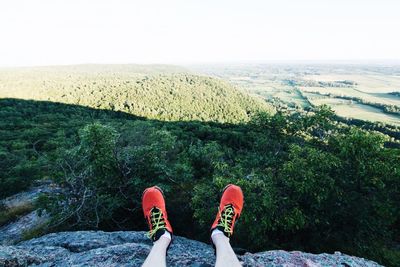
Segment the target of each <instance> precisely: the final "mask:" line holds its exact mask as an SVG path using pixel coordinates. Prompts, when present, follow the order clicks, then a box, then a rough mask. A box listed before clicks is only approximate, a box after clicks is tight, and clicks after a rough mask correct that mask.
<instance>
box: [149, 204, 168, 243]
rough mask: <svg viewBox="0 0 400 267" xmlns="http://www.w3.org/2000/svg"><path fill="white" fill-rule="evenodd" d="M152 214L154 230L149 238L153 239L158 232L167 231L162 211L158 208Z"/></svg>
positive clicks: (151, 219)
mask: <svg viewBox="0 0 400 267" xmlns="http://www.w3.org/2000/svg"><path fill="white" fill-rule="evenodd" d="M150 213H151V217H150V221H151V226H152V229H151V230H150V231H149V232H148V233H147V237H148V238H150V239H151V238H152V237H153V235H154V234H155V233H156V232H157V231H158V230H160V229H165V220H164V217H163V213H162V211H161V210H160V209H158V208H153V209H152V210H151V211H150Z"/></svg>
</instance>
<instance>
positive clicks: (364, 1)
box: [0, 0, 400, 66]
mask: <svg viewBox="0 0 400 267" xmlns="http://www.w3.org/2000/svg"><path fill="white" fill-rule="evenodd" d="M399 13H400V1H398V0H274V1H272V0H240V1H236V0H143V1H136V0H0V66H33V65H64V64H87V63H94V64H96V63H97V64H121V63H138V64H147V63H149V64H155V63H161V64H197V63H229V62H253V61H254V62H264V61H299V60H300V61H301V60H311V61H321V60H324V61H331V60H364V61H365V60H366V61H368V60H400V14H399Z"/></svg>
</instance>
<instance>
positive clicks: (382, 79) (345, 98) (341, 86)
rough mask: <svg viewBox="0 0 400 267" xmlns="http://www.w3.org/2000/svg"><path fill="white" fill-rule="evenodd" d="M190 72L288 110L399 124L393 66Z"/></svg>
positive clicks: (398, 75) (398, 85) (399, 95)
mask: <svg viewBox="0 0 400 267" xmlns="http://www.w3.org/2000/svg"><path fill="white" fill-rule="evenodd" d="M192 68H193V69H194V70H196V71H198V72H201V73H204V74H206V75H212V76H216V77H219V78H221V79H224V80H228V81H229V82H231V83H233V84H234V85H236V86H239V87H241V88H244V89H245V90H247V91H248V92H249V93H251V94H256V95H259V96H261V97H263V98H264V99H265V100H267V101H269V102H273V103H274V104H279V105H280V106H284V107H287V108H288V109H289V110H290V109H291V110H298V109H304V108H308V107H312V106H319V105H323V104H327V105H329V106H331V107H332V109H333V110H334V111H335V112H336V114H337V115H338V116H340V117H344V118H352V119H360V120H365V121H371V122H383V123H386V124H390V125H393V126H400V66H398V65H393V66H391V65H321V64H319V65H306V64H303V65H284V64H275V65H267V64H253V65H245V64H242V65H229V66H223V65H214V66H193V67H192Z"/></svg>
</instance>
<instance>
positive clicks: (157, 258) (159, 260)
mask: <svg viewBox="0 0 400 267" xmlns="http://www.w3.org/2000/svg"><path fill="white" fill-rule="evenodd" d="M170 242H171V239H170V238H167V237H164V236H161V237H160V239H158V240H157V241H156V242H154V243H153V247H152V248H151V250H150V253H149V255H148V256H147V258H146V260H145V261H144V263H143V265H142V266H143V267H165V266H167V248H168V246H169V243H170Z"/></svg>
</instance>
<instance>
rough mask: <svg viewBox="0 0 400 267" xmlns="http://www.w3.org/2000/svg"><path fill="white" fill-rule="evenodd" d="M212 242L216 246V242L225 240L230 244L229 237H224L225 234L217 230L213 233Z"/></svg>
mask: <svg viewBox="0 0 400 267" xmlns="http://www.w3.org/2000/svg"><path fill="white" fill-rule="evenodd" d="M211 240H212V242H213V243H214V245H215V242H216V240H224V241H227V242H229V237H227V236H225V235H224V232H222V231H221V230H219V229H217V228H215V229H214V230H213V231H212V232H211Z"/></svg>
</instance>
